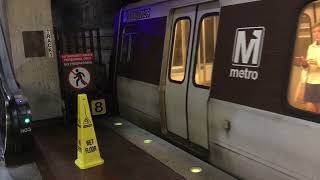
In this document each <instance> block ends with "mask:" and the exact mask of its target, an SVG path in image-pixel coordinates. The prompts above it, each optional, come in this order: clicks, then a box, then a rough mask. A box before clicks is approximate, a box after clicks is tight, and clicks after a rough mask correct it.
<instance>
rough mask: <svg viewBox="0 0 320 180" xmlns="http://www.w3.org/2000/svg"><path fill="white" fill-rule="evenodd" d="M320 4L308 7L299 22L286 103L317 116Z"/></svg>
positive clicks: (314, 3) (319, 81) (319, 82)
mask: <svg viewBox="0 0 320 180" xmlns="http://www.w3.org/2000/svg"><path fill="white" fill-rule="evenodd" d="M319 15H320V1H315V2H313V3H310V4H308V5H307V6H306V7H305V8H304V10H303V11H302V13H301V15H300V19H299V24H298V29H297V36H296V43H295V48H294V53H293V60H292V68H291V74H290V83H289V88H288V102H289V104H290V105H292V106H293V107H295V108H298V109H302V110H305V111H310V112H313V113H320V19H319V18H318V17H319Z"/></svg>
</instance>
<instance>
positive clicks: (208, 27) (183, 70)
mask: <svg viewBox="0 0 320 180" xmlns="http://www.w3.org/2000/svg"><path fill="white" fill-rule="evenodd" d="M196 10H197V11H196ZM218 13H219V4H218V3H217V2H213V3H207V4H201V5H199V6H198V7H194V6H193V7H187V8H182V9H178V10H176V11H175V12H174V22H175V23H174V27H173V33H172V47H171V54H170V56H169V57H170V61H169V62H170V63H169V66H168V76H167V82H166V93H165V94H166V95H165V97H166V99H165V100H166V118H167V128H168V131H169V132H171V133H174V134H176V135H178V136H180V137H183V138H185V139H187V140H188V141H190V142H192V143H194V144H197V145H200V146H202V147H204V148H206V149H208V130H207V129H208V123H207V101H208V97H209V92H210V86H211V73H212V69H213V61H214V54H215V44H216V37H217V36H216V35H217V31H218V21H219V16H218Z"/></svg>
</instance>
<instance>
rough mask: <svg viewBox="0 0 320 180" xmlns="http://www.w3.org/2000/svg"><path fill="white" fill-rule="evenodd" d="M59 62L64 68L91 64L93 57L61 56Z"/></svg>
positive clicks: (88, 54)
mask: <svg viewBox="0 0 320 180" xmlns="http://www.w3.org/2000/svg"><path fill="white" fill-rule="evenodd" d="M61 60H62V63H63V65H64V66H71V65H80V64H92V62H93V60H94V55H93V54H92V53H83V54H63V55H61Z"/></svg>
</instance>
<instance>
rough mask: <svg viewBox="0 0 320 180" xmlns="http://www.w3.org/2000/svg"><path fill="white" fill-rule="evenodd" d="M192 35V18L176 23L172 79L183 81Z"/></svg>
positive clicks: (171, 68) (171, 69)
mask: <svg viewBox="0 0 320 180" xmlns="http://www.w3.org/2000/svg"><path fill="white" fill-rule="evenodd" d="M189 36H190V19H180V20H177V22H176V23H175V29H174V37H173V46H172V54H171V66H170V79H171V80H173V81H177V82H182V81H183V80H184V78H185V70H186V64H187V63H186V61H187V55H188V45H189Z"/></svg>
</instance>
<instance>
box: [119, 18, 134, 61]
mask: <svg viewBox="0 0 320 180" xmlns="http://www.w3.org/2000/svg"><path fill="white" fill-rule="evenodd" d="M135 40H136V26H135V25H134V24H131V25H127V26H126V27H125V28H124V29H123V32H122V43H121V54H120V63H129V62H130V61H132V60H133V50H134V43H135Z"/></svg>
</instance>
